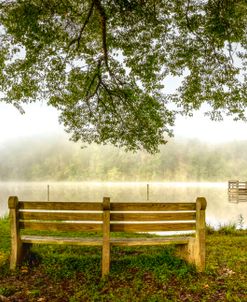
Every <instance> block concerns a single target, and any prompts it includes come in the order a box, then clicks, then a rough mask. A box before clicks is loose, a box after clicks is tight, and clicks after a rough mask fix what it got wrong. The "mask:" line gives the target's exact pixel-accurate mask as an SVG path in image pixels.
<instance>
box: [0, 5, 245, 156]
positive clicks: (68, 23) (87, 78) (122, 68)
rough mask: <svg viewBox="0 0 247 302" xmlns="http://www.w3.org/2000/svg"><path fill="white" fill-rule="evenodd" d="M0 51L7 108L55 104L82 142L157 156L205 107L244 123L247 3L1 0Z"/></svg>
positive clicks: (215, 114)
mask: <svg viewBox="0 0 247 302" xmlns="http://www.w3.org/2000/svg"><path fill="white" fill-rule="evenodd" d="M0 43H1V45H0V67H1V68H0V90H1V91H2V92H3V95H2V100H3V101H5V102H8V103H13V104H14V105H15V106H17V107H18V108H19V109H20V110H21V104H22V103H23V102H31V101H35V100H43V99H45V100H47V102H48V104H50V105H52V106H54V107H56V108H58V110H60V113H61V115H60V120H61V122H62V123H63V124H64V125H65V128H66V130H67V131H68V132H70V133H71V134H72V139H73V140H75V141H78V140H80V139H81V140H83V141H84V142H89V143H91V142H96V143H112V144H114V145H117V146H124V147H126V148H127V149H134V150H136V149H140V148H144V149H146V150H147V151H149V152H155V151H157V149H158V145H159V144H162V143H165V138H164V137H165V136H164V133H167V134H171V127H172V126H173V123H174V118H175V116H176V114H178V113H182V114H191V113H192V112H193V110H194V109H199V108H200V107H201V105H202V104H203V103H208V104H210V105H211V108H212V110H211V112H210V113H209V114H210V115H211V117H212V118H214V119H220V118H221V114H222V113H226V114H233V115H234V117H235V118H241V119H244V118H245V108H246V103H247V86H246V76H247V74H246V63H247V60H246V58H247V3H246V0H174V1H167V0H83V1H77V0H66V1H64V0H2V1H0ZM177 76H178V77H181V79H182V80H181V83H180V85H179V87H178V88H177V90H176V91H175V92H174V93H170V94H168V93H167V92H166V91H167V90H166V88H167V87H166V85H164V83H166V79H167V78H168V77H177Z"/></svg>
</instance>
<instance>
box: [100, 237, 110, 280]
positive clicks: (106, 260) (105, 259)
mask: <svg viewBox="0 0 247 302" xmlns="http://www.w3.org/2000/svg"><path fill="white" fill-rule="evenodd" d="M109 272H110V244H109V241H108V242H107V241H106V242H104V243H103V248H102V278H103V277H105V276H106V275H108V274H109Z"/></svg>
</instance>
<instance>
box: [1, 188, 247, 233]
mask: <svg viewBox="0 0 247 302" xmlns="http://www.w3.org/2000/svg"><path fill="white" fill-rule="evenodd" d="M48 184H49V187H50V200H51V201H89V202H92V201H101V200H102V198H103V196H109V197H111V200H112V201H146V200H147V183H146V182H54V183H51V182H50V183H48V182H0V216H3V215H6V214H7V213H8V207H7V200H8V196H10V195H16V196H18V197H19V199H20V200H47V185H48ZM149 187H150V192H149V200H150V201H166V202H190V201H194V200H195V199H196V197H197V196H204V197H205V198H206V199H207V202H208V206H207V211H206V220H207V223H209V224H211V225H213V226H215V227H217V226H219V224H227V223H231V222H232V223H238V222H239V218H240V216H241V215H242V217H243V219H244V227H245V228H247V201H246V202H238V203H233V202H229V201H228V194H227V183H177V182H176V183H167V182H166V183H164V182H159V183H158V182H153V183H152V182H150V183H149Z"/></svg>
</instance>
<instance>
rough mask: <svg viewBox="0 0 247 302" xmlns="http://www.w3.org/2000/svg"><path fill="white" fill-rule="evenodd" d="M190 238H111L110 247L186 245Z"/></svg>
mask: <svg viewBox="0 0 247 302" xmlns="http://www.w3.org/2000/svg"><path fill="white" fill-rule="evenodd" d="M189 240H191V237H157V238H111V245H112V246H138V245H169V244H188V242H189Z"/></svg>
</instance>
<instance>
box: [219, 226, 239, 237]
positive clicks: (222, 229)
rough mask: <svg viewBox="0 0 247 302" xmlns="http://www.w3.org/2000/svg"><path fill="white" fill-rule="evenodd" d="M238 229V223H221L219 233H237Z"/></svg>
mask: <svg viewBox="0 0 247 302" xmlns="http://www.w3.org/2000/svg"><path fill="white" fill-rule="evenodd" d="M236 230H237V225H236V223H229V224H220V225H219V229H218V233H219V234H222V235H232V234H235V233H236Z"/></svg>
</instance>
